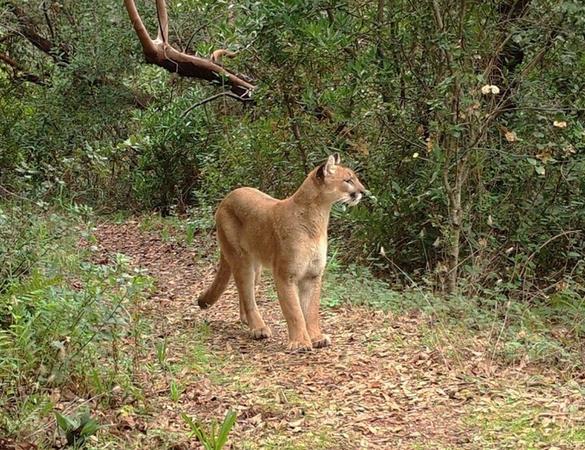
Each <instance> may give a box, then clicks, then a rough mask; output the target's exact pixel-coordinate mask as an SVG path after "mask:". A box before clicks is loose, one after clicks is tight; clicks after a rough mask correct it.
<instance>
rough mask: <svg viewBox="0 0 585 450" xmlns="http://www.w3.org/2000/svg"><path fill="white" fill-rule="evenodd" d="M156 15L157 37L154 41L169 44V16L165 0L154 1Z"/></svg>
mask: <svg viewBox="0 0 585 450" xmlns="http://www.w3.org/2000/svg"><path fill="white" fill-rule="evenodd" d="M156 15H157V18H158V36H157V38H156V39H157V40H160V41H162V42H164V43H165V44H166V43H168V42H169V16H168V14H167V4H166V2H165V0H156Z"/></svg>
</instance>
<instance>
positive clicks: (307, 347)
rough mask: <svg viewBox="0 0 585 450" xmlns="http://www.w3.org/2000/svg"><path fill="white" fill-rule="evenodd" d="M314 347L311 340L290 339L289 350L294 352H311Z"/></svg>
mask: <svg viewBox="0 0 585 450" xmlns="http://www.w3.org/2000/svg"><path fill="white" fill-rule="evenodd" d="M312 349H313V345H312V344H311V342H310V341H289V342H288V351H289V352H293V353H300V352H309V351H311V350H312Z"/></svg>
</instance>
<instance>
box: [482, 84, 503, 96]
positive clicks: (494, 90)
mask: <svg viewBox="0 0 585 450" xmlns="http://www.w3.org/2000/svg"><path fill="white" fill-rule="evenodd" d="M481 93H482V94H483V95H488V94H492V95H497V94H499V93H500V88H499V87H497V86H496V85H493V84H486V85H485V86H482V87H481Z"/></svg>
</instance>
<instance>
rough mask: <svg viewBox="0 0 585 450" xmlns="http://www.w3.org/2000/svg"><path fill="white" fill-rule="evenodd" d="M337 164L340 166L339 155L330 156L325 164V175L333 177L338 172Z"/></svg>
mask: <svg viewBox="0 0 585 450" xmlns="http://www.w3.org/2000/svg"><path fill="white" fill-rule="evenodd" d="M337 164H339V155H338V154H337V153H336V154H335V155H330V156H329V158H327V162H326V163H325V169H324V172H325V175H333V174H334V173H335V171H336V170H337V167H336V165H337Z"/></svg>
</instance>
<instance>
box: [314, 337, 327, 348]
mask: <svg viewBox="0 0 585 450" xmlns="http://www.w3.org/2000/svg"><path fill="white" fill-rule="evenodd" d="M311 341H312V342H313V348H323V347H329V346H330V345H331V338H330V337H329V336H327V335H326V334H321V335H319V336H317V337H316V338H313V339H311Z"/></svg>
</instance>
